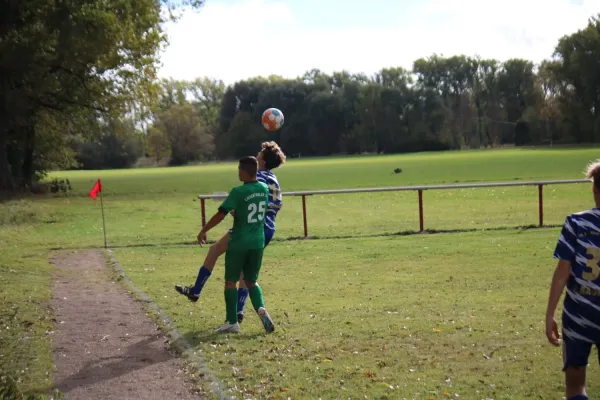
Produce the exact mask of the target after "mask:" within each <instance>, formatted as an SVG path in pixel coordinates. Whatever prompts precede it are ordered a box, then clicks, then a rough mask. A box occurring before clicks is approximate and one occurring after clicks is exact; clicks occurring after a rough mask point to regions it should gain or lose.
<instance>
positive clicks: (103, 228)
mask: <svg viewBox="0 0 600 400" xmlns="http://www.w3.org/2000/svg"><path fill="white" fill-rule="evenodd" d="M100 209H101V210H102V232H103V233H104V248H105V249H106V248H108V247H107V245H106V222H105V220H104V202H103V201H102V192H100Z"/></svg>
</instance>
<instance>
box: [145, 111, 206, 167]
mask: <svg viewBox="0 0 600 400" xmlns="http://www.w3.org/2000/svg"><path fill="white" fill-rule="evenodd" d="M156 130H158V131H159V132H160V133H161V134H162V135H164V136H165V137H168V139H169V142H170V147H171V159H170V161H169V164H171V165H184V164H187V163H189V162H191V161H199V160H205V159H210V158H212V153H213V151H214V144H213V137H212V135H211V134H210V133H209V132H208V130H207V128H206V126H205V125H203V122H202V120H201V119H200V117H199V116H198V114H197V113H196V110H195V109H194V107H193V106H192V105H191V104H181V105H180V104H178V105H174V106H172V107H170V108H169V109H168V110H166V111H163V112H161V113H160V114H158V115H157V118H156V121H155V122H154V125H153V128H151V132H152V131H156ZM156 134H157V133H155V135H156Z"/></svg>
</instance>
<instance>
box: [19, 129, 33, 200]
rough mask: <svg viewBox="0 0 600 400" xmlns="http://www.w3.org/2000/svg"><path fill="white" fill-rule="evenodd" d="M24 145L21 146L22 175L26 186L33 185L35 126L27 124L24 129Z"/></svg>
mask: <svg viewBox="0 0 600 400" xmlns="http://www.w3.org/2000/svg"><path fill="white" fill-rule="evenodd" d="M23 133H24V137H23V141H24V146H23V164H22V169H21V171H22V173H23V174H22V177H23V183H24V184H25V185H27V186H28V187H30V188H31V187H32V186H33V181H34V174H35V169H34V167H33V153H34V150H35V126H34V125H33V124H28V125H27V127H26V128H25V129H24V132H23Z"/></svg>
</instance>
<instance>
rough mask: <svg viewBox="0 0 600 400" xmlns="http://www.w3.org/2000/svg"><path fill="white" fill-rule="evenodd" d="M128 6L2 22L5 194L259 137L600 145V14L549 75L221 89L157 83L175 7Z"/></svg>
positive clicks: (509, 71) (256, 82) (203, 81)
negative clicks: (61, 171)
mask: <svg viewBox="0 0 600 400" xmlns="http://www.w3.org/2000/svg"><path fill="white" fill-rule="evenodd" d="M29 2H31V3H35V4H42V5H46V7H47V9H46V10H45V11H46V13H45V14H44V13H43V12H41V11H40V12H36V11H35V10H34V11H31V10H29V11H28V9H27V8H26V5H27V4H28V3H29ZM122 3H123V4H124V3H126V4H127V7H122V8H119V7H117V6H109V5H106V2H104V3H98V4H96V2H94V4H93V5H81V4H80V3H77V2H75V1H74V0H64V1H63V2H61V3H54V2H48V1H47V0H36V1H33V0H27V1H24V2H23V6H22V7H21V6H20V4H21V3H16V2H15V4H13V6H12V7H13V8H14V9H16V11H15V10H12V12H13V14H15V13H16V14H19V12H20V13H21V14H19V15H18V16H20V19H19V18H16V17H15V18H16V20H15V21H12V20H11V16H13V14H11V13H8V14H5V13H3V10H2V9H1V7H2V6H0V15H2V17H0V18H3V19H5V20H8V25H7V26H9V29H8V31H7V30H6V29H5V24H1V22H3V21H0V26H1V27H0V29H4V30H5V31H4V32H0V33H1V34H2V35H3V36H2V37H3V38H4V37H8V38H9V39H10V38H12V37H13V36H11V35H17V34H19V35H21V36H18V37H17V36H15V38H14V39H12V40H13V42H11V41H10V40H9V41H8V42H7V43H8V44H9V46H8V48H9V53H7V50H5V49H3V50H2V52H3V54H4V53H7V54H8V55H9V57H0V82H1V84H2V86H1V87H2V89H3V91H4V93H5V98H6V99H7V101H5V103H4V106H3V108H0V189H5V188H9V187H14V186H18V185H28V184H31V183H32V182H34V181H35V180H36V179H37V178H39V177H41V176H43V174H44V172H46V171H48V170H50V169H53V168H91V169H98V168H126V167H130V166H132V165H134V164H135V162H136V161H137V160H138V159H139V158H141V157H145V158H146V159H150V160H153V163H161V162H163V163H169V164H170V165H183V164H187V163H190V162H196V161H206V160H219V159H230V158H237V157H240V156H243V155H248V154H253V153H255V152H256V149H257V148H258V144H259V142H261V141H264V140H276V141H277V142H278V143H279V144H280V145H281V146H282V147H283V148H284V150H285V151H286V153H287V154H288V155H289V156H291V157H295V156H324V155H332V154H358V153H399V152H415V151H431V150H447V149H463V148H480V147H493V146H499V145H503V144H515V145H548V144H558V143H579V144H581V143H596V142H598V141H600V15H599V16H598V17H592V18H591V19H590V20H589V22H588V24H587V26H585V27H583V29H581V30H579V31H577V32H575V33H573V34H571V35H567V36H564V37H563V38H561V39H560V40H559V41H558V43H557V45H556V48H555V51H554V54H553V55H552V57H551V58H550V59H548V60H545V61H543V62H542V63H540V64H539V65H535V64H534V63H533V62H531V61H529V60H524V59H510V60H505V61H499V60H494V59H483V58H480V57H469V56H465V55H460V56H452V57H442V56H439V55H435V54H434V55H432V56H430V57H427V58H421V59H418V60H416V61H415V62H414V63H413V66H412V70H410V71H409V70H406V69H403V68H400V67H398V68H384V69H382V70H381V71H379V72H377V73H375V74H373V75H372V76H367V75H365V74H352V73H348V72H346V71H341V72H334V73H332V74H327V73H324V72H322V71H320V70H318V69H314V70H311V71H308V72H306V73H305V74H304V75H303V76H301V77H298V78H295V79H284V78H282V77H280V76H276V75H272V76H269V77H267V78H264V77H256V78H251V79H247V80H243V81H240V82H236V83H235V84H233V85H229V86H227V85H225V84H224V83H223V82H222V81H219V80H217V79H210V78H198V79H196V80H194V81H177V80H173V79H169V80H158V79H156V77H155V72H156V66H157V61H158V59H157V51H158V49H159V48H160V47H161V46H162V45H163V44H164V40H165V37H164V34H163V33H162V30H161V26H162V23H164V18H165V17H164V16H162V14H161V13H160V7H161V6H164V3H165V0H162V1H157V0H144V1H139V0H137V1H134V0H122V1H121V2H119V4H122ZM193 3H195V6H199V2H193ZM11 4H12V3H11ZM57 4H59V5H57ZM167 4H169V5H171V6H172V9H175V10H176V9H177V6H178V5H173V4H171V3H169V2H167ZM60 5H62V7H63V8H64V7H66V8H67V9H68V10H67V11H68V12H69V13H70V15H72V17H71V18H70V19H69V18H68V19H67V20H68V21H65V20H63V19H61V18H62V17H61V15H62V16H63V17H64V15H65V14H64V13H65V12H66V11H65V10H64V9H61V6H60ZM69 7H71V8H69ZM86 7H87V8H86ZM111 7H112V8H111ZM49 10H52V11H53V12H54V14H52V13H50V14H48V11H49ZM134 10H135V12H134ZM9 11H10V10H9ZM61 12H62V13H63V14H61ZM78 12H79V14H78ZM140 13H141V14H140ZM73 15H74V16H73ZM140 15H142V17H140ZM27 18H30V19H31V21H29V20H28V19H27ZM40 20H42V21H43V22H44V23H45V24H48V26H46V27H45V26H44V25H43V24H41V25H40ZM11 23H12V25H11ZM36 23H37V24H36ZM84 24H85V25H84ZM90 24H91V26H90ZM104 29H107V30H108V31H107V32H104ZM7 32H8V33H7ZM50 33H51V34H50ZM27 35H31V39H30V41H29V42H28V41H25V42H23V41H21V40H17V39H18V38H22V37H27ZM48 35H49V36H48ZM116 38H125V39H121V40H116ZM37 41H41V43H38V42H37ZM11 43H12V44H11ZM11 45H12V46H13V47H12V48H11V47H10V46H11ZM47 46H50V47H47ZM10 51H14V54H10ZM27 52H29V53H28V54H24V53H27ZM23 66H26V68H24V67H23ZM16 70H19V71H18V72H17V75H16V76H17V77H16V78H15V75H12V73H14V72H15V71H16ZM5 71H8V72H11V74H8V73H5ZM269 107H276V108H279V109H280V110H282V111H283V113H284V115H285V125H284V126H283V128H282V129H281V130H279V131H277V132H268V131H266V130H265V129H264V128H263V127H262V125H261V124H260V116H261V114H262V112H263V111H264V110H265V109H267V108H269Z"/></svg>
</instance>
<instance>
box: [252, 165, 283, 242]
mask: <svg viewBox="0 0 600 400" xmlns="http://www.w3.org/2000/svg"><path fill="white" fill-rule="evenodd" d="M256 178H257V180H258V181H259V182H262V183H264V184H265V185H267V186H268V187H269V206H268V207H267V213H266V214H265V228H266V229H270V230H272V231H274V230H275V217H276V216H277V213H278V212H279V210H280V209H281V206H282V205H283V200H282V197H281V188H280V187H279V182H278V181H277V177H276V176H275V174H273V173H272V172H271V171H269V170H267V169H264V170H261V171H258V173H257V174H256Z"/></svg>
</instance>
